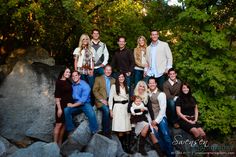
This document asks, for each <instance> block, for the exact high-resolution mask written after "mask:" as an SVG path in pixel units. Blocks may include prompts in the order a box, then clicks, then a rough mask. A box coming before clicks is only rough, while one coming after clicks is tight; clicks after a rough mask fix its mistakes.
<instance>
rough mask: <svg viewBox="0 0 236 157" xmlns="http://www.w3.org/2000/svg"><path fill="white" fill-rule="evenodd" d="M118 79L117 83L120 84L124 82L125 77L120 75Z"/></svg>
mask: <svg viewBox="0 0 236 157" xmlns="http://www.w3.org/2000/svg"><path fill="white" fill-rule="evenodd" d="M118 79H119V82H120V83H124V81H125V76H124V75H123V74H121V75H120V76H119V77H118Z"/></svg>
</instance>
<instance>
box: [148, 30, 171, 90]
mask: <svg viewBox="0 0 236 157" xmlns="http://www.w3.org/2000/svg"><path fill="white" fill-rule="evenodd" d="M150 37H151V39H152V42H151V44H150V45H149V46H148V47H147V54H146V60H147V62H148V66H147V67H146V68H145V69H146V71H145V72H144V75H146V78H145V81H146V82H147V80H148V78H149V77H150V76H153V77H155V78H156V80H157V83H158V88H159V89H160V90H161V91H163V83H164V82H165V74H167V72H168V70H169V69H170V68H172V63H173V58H172V53H171V50H170V48H169V45H168V43H166V42H163V41H160V40H158V37H159V34H158V31H157V30H152V31H151V36H150Z"/></svg>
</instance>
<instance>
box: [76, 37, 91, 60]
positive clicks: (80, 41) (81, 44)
mask: <svg viewBox="0 0 236 157" xmlns="http://www.w3.org/2000/svg"><path fill="white" fill-rule="evenodd" d="M85 39H88V45H87V48H88V50H89V52H90V54H92V53H93V51H92V45H91V41H90V38H89V36H88V34H82V35H81V36H80V39H79V45H78V48H79V55H82V54H81V51H82V50H83V49H84V47H83V40H85Z"/></svg>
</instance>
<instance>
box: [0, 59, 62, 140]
mask: <svg viewBox="0 0 236 157" xmlns="http://www.w3.org/2000/svg"><path fill="white" fill-rule="evenodd" d="M60 70H61V67H55V66H53V67H52V66H49V65H46V64H42V63H33V64H29V63H28V62H26V61H18V62H17V63H16V64H15V66H14V68H13V70H12V72H11V73H10V74H9V75H8V76H7V77H6V79H5V80H4V82H3V83H2V84H1V86H0V93H1V94H0V104H1V106H0V115H1V119H0V126H1V127H0V134H1V135H2V136H4V137H6V138H7V139H10V140H12V141H13V142H20V141H22V140H23V139H26V137H32V138H34V139H39V140H42V141H46V142H51V141H52V137H53V136H52V134H53V123H54V121H55V120H54V115H55V104H54V90H55V80H56V78H57V75H58V74H59V71H60ZM29 144H30V143H29Z"/></svg>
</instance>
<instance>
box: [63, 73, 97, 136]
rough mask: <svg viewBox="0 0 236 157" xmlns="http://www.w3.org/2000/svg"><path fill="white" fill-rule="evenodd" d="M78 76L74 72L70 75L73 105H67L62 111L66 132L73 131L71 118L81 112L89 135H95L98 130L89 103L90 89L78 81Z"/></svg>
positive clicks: (81, 81) (83, 82)
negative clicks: (85, 117) (87, 123)
mask: <svg viewBox="0 0 236 157" xmlns="http://www.w3.org/2000/svg"><path fill="white" fill-rule="evenodd" d="M80 76H81V75H80V73H79V72H78V71H74V72H73V73H72V80H73V84H72V88H73V93H72V97H73V99H74V103H73V104H71V103H69V104H67V107H66V108H65V109H64V113H65V121H66V130H67V131H68V132H70V133H71V132H72V131H73V130H74V129H75V125H74V124H73V117H72V116H73V115H75V114H78V113H81V111H82V112H84V114H85V115H86V116H87V117H88V121H89V128H90V131H91V133H92V134H95V133H96V132H97V130H98V124H97V118H96V114H95V112H94V110H93V107H92V105H91V103H90V91H91V88H90V87H89V85H88V84H87V83H86V82H85V81H84V80H81V79H80Z"/></svg>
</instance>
